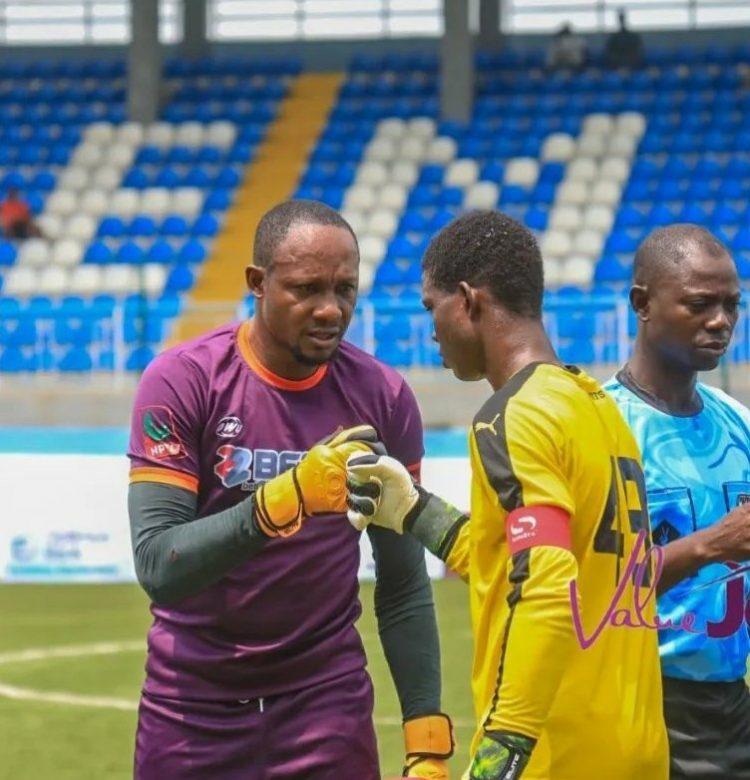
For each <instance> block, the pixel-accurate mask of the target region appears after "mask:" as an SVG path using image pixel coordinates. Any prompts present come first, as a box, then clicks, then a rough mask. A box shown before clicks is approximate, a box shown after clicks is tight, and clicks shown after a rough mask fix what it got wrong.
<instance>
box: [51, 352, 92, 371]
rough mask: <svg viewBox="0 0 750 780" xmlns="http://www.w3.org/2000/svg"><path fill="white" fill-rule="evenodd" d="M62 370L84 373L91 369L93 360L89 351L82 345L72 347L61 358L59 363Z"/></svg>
mask: <svg viewBox="0 0 750 780" xmlns="http://www.w3.org/2000/svg"><path fill="white" fill-rule="evenodd" d="M58 368H59V369H60V371H63V372H66V373H82V372H86V371H91V369H92V368H93V361H92V359H91V355H90V354H89V351H88V350H87V349H86V348H85V347H82V346H75V347H71V348H70V349H69V350H68V351H67V352H66V353H65V354H64V355H63V357H62V358H61V360H60V363H59V364H58Z"/></svg>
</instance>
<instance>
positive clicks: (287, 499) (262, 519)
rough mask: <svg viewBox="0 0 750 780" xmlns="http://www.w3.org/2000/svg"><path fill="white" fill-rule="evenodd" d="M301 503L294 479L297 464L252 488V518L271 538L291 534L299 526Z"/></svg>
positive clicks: (300, 492) (299, 491) (301, 512)
mask: <svg viewBox="0 0 750 780" xmlns="http://www.w3.org/2000/svg"><path fill="white" fill-rule="evenodd" d="M303 515H304V504H303V503H302V491H301V490H300V487H299V484H298V482H297V467H296V466H295V467H294V468H292V469H290V470H289V471H285V472H284V473H283V474H279V476H278V477H274V478H273V479H271V480H269V481H268V482H265V483H264V484H262V485H261V486H260V487H259V488H258V489H257V490H256V491H255V501H254V503H253V520H254V522H255V524H256V526H257V527H258V529H259V530H260V531H261V533H263V534H265V535H266V536H268V537H270V538H275V537H277V536H292V535H293V534H296V533H297V531H299V529H300V528H301V527H302V517H303Z"/></svg>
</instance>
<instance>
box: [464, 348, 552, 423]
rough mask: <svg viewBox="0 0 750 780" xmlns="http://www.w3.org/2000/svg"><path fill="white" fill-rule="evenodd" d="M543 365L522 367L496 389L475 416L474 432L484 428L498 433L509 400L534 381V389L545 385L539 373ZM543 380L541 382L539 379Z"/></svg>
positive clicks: (536, 364) (533, 364)
mask: <svg viewBox="0 0 750 780" xmlns="http://www.w3.org/2000/svg"><path fill="white" fill-rule="evenodd" d="M541 367H542V366H541V365H540V364H538V363H532V364H531V365H528V366H526V367H525V368H522V369H521V370H520V371H519V372H517V373H516V374H514V375H513V376H512V377H511V378H510V379H509V380H508V381H507V382H506V383H505V384H504V385H503V386H502V387H501V388H500V389H499V390H497V391H495V392H494V393H493V394H492V395H491V396H490V397H489V399H488V400H487V401H486V402H485V403H484V405H483V406H482V408H481V409H480V410H479V411H478V412H477V413H476V415H475V416H474V424H473V427H474V433H479V431H482V430H489V431H491V432H493V433H495V434H497V433H498V429H497V423H498V421H499V420H502V418H503V417H504V415H505V411H506V409H507V407H508V402H509V401H510V400H511V399H512V398H514V397H516V396H518V394H519V393H521V392H522V391H524V389H525V388H528V387H530V385H531V384H532V383H533V385H534V391H535V395H536V391H537V389H538V388H539V387H540V386H543V385H544V378H543V377H542V376H541V375H540V374H539V373H538V370H539V369H540V368H541ZM539 379H541V380H542V381H541V382H539V381H538V380H539Z"/></svg>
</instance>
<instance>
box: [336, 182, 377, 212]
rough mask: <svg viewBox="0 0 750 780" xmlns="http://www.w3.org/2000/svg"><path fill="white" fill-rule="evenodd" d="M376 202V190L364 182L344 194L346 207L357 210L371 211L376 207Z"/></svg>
mask: <svg viewBox="0 0 750 780" xmlns="http://www.w3.org/2000/svg"><path fill="white" fill-rule="evenodd" d="M375 202H376V198H375V192H374V190H373V189H372V187H366V186H365V185H364V184H362V185H355V186H354V187H350V188H349V189H348V190H347V191H346V194H345V195H344V208H347V209H353V210H355V211H369V210H370V209H372V208H374V206H375Z"/></svg>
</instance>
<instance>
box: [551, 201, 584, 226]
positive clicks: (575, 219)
mask: <svg viewBox="0 0 750 780" xmlns="http://www.w3.org/2000/svg"><path fill="white" fill-rule="evenodd" d="M581 223H582V218H581V210H580V209H579V208H578V206H571V205H566V204H563V203H560V204H556V205H555V206H553V208H552V210H551V211H550V215H549V227H550V228H551V229H552V230H567V231H571V232H572V231H574V230H578V229H579V228H580V227H581Z"/></svg>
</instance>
